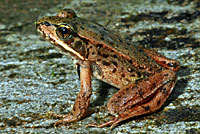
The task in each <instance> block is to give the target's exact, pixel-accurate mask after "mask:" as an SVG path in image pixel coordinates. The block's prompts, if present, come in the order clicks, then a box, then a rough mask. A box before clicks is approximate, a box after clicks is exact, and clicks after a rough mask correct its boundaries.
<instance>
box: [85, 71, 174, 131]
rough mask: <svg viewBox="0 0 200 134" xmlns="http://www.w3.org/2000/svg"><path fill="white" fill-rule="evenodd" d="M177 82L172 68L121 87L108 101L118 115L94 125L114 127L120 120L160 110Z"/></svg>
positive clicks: (109, 108) (110, 109) (112, 110)
mask: <svg viewBox="0 0 200 134" xmlns="http://www.w3.org/2000/svg"><path fill="white" fill-rule="evenodd" d="M175 82H176V75H175V73H174V72H173V71H171V70H164V71H162V72H161V73H158V74H155V75H153V76H151V77H149V78H148V79H146V80H144V81H141V82H140V83H138V84H137V85H136V84H130V85H128V86H126V87H124V88H122V89H120V90H119V91H118V92H117V93H116V94H115V95H114V96H113V97H112V98H111V99H110V100H109V102H108V110H109V111H110V113H111V114H115V115H118V116H117V117H115V118H113V119H112V120H110V121H108V122H106V123H103V124H100V125H96V124H89V125H88V126H93V127H105V126H108V125H111V128H113V127H114V126H115V125H117V124H118V123H119V122H121V121H124V120H126V119H129V118H131V117H135V116H139V115H143V114H148V113H152V112H154V111H156V110H158V109H159V108H160V107H161V106H162V105H163V103H164V102H165V101H166V99H167V98H168V96H169V95H170V93H171V91H172V89H173V87H174V85H175Z"/></svg>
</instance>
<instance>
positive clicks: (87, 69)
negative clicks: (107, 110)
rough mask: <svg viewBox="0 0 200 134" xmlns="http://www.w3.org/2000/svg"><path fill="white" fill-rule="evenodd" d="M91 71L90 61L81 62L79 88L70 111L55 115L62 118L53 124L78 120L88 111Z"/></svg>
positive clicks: (90, 92)
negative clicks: (65, 113)
mask: <svg viewBox="0 0 200 134" xmlns="http://www.w3.org/2000/svg"><path fill="white" fill-rule="evenodd" d="M91 73H92V72H91V66H90V62H89V61H83V63H81V71H80V80H81V90H80V92H79V94H78V96H77V98H76V101H75V104H74V106H73V110H72V113H70V114H67V115H56V116H57V117H59V118H62V119H61V120H59V121H57V122H56V123H55V124H54V125H55V126H58V125H60V124H66V123H70V122H75V121H78V120H80V119H82V118H84V117H85V116H87V115H88V114H89V113H90V112H88V107H89V103H90V96H91V94H92V89H91Z"/></svg>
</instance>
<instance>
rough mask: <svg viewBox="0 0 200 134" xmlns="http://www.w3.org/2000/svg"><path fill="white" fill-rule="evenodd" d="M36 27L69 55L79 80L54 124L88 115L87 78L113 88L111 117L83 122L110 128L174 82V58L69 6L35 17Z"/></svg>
mask: <svg viewBox="0 0 200 134" xmlns="http://www.w3.org/2000/svg"><path fill="white" fill-rule="evenodd" d="M36 29H37V30H38V31H39V32H40V33H41V34H42V35H43V37H44V38H45V39H46V40H48V41H49V42H50V43H51V44H53V45H54V46H55V47H56V48H59V50H60V51H61V52H62V53H64V54H67V55H70V56H71V57H72V59H74V61H75V64H76V66H77V70H78V74H79V79H80V92H79V93H78V95H77V98H76V100H75V103H74V105H73V108H72V112H70V113H68V114H66V115H63V114H56V117H58V118H59V119H60V120H58V121H57V122H55V124H54V125H55V126H59V125H66V124H69V123H73V122H77V121H80V120H82V119H84V118H86V117H87V116H89V115H91V110H89V105H90V98H91V95H92V87H91V86H92V84H91V81H92V78H96V79H98V80H100V81H103V82H105V83H107V84H109V85H112V86H114V87H116V88H118V89H119V91H117V92H116V93H115V94H114V95H113V96H112V97H111V98H110V100H109V101H108V103H107V110H108V111H109V113H110V114H111V115H113V118H112V119H110V120H109V121H107V122H105V123H102V124H95V123H91V124H88V125H87V126H86V127H98V128H102V127H107V126H110V128H114V127H115V126H116V125H118V124H119V123H121V122H122V121H125V120H127V119H129V118H133V117H137V116H142V115H146V114H150V113H153V112H156V111H158V110H159V109H160V108H161V107H162V106H163V104H164V103H165V101H166V99H167V98H168V97H169V95H170V94H171V92H172V90H173V88H174V86H175V84H176V81H177V76H176V73H175V72H176V71H178V70H179V69H180V63H179V62H178V61H176V60H174V59H170V58H167V57H165V56H163V55H162V54H160V53H158V52H156V51H155V50H153V49H148V48H144V47H141V46H139V45H135V44H133V43H131V42H130V41H127V40H126V39H124V38H122V37H121V36H120V35H119V34H118V33H116V32H114V31H112V30H110V29H109V28H107V27H105V26H103V25H101V24H98V23H96V22H92V21H90V20H88V19H83V18H81V17H78V16H77V14H76V13H75V11H74V10H73V9H62V10H61V11H60V12H59V13H57V15H54V16H47V17H44V18H41V19H39V20H38V21H37V22H36ZM102 97H103V96H102Z"/></svg>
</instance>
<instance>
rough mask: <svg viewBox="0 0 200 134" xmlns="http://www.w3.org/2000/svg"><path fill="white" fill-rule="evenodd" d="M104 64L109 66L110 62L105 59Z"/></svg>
mask: <svg viewBox="0 0 200 134" xmlns="http://www.w3.org/2000/svg"><path fill="white" fill-rule="evenodd" d="M102 64H103V65H105V66H109V65H110V63H108V62H107V61H103V62H102Z"/></svg>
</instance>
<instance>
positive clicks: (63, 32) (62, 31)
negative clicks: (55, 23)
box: [56, 24, 73, 40]
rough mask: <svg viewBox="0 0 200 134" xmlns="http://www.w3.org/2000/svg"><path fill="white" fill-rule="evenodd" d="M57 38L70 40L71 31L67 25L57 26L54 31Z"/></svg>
mask: <svg viewBox="0 0 200 134" xmlns="http://www.w3.org/2000/svg"><path fill="white" fill-rule="evenodd" d="M56 33H57V35H58V37H59V38H60V39H62V40H66V39H70V38H71V37H72V33H73V30H72V28H71V27H70V26H68V25H64V24H63V25H59V27H57V29H56Z"/></svg>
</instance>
